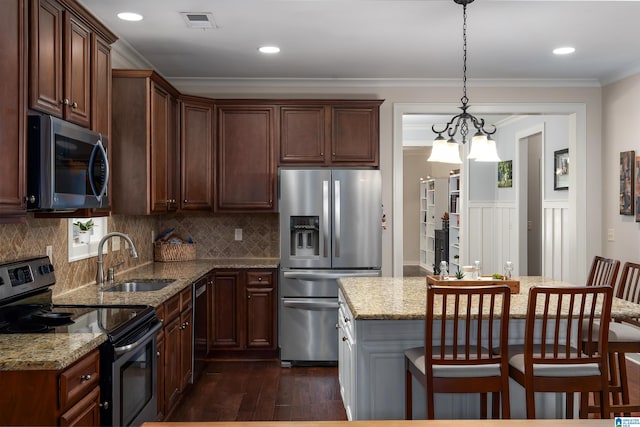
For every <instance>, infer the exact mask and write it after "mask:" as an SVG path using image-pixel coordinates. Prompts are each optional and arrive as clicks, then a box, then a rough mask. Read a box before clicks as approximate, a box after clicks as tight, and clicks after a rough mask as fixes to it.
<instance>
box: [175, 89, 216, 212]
mask: <svg viewBox="0 0 640 427" xmlns="http://www.w3.org/2000/svg"><path fill="white" fill-rule="evenodd" d="M180 106H181V107H180V111H181V114H180V158H181V167H180V188H181V196H182V197H181V200H180V209H181V210H185V211H186V210H208V211H211V210H213V197H214V190H213V188H214V170H215V166H214V165H215V161H214V142H213V135H214V133H213V132H214V129H213V126H214V125H213V111H214V107H213V102H212V101H211V100H205V99H200V98H196V97H183V98H181V100H180Z"/></svg>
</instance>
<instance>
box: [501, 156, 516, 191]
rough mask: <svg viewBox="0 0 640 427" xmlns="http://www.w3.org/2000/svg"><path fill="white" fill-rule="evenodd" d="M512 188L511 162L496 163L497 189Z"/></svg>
mask: <svg viewBox="0 0 640 427" xmlns="http://www.w3.org/2000/svg"><path fill="white" fill-rule="evenodd" d="M512 186H513V160H505V161H504V162H499V163H498V188H511V187H512Z"/></svg>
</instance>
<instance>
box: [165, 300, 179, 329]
mask: <svg viewBox="0 0 640 427" xmlns="http://www.w3.org/2000/svg"><path fill="white" fill-rule="evenodd" d="M180 307H181V306H180V295H179V294H178V295H175V296H173V297H171V299H169V300H167V301H166V302H165V303H164V316H165V319H164V320H165V322H164V324H165V325H166V324H168V323H169V322H170V321H171V320H173V319H174V318H175V317H177V316H178V315H179V314H180Z"/></svg>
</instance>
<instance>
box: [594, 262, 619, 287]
mask: <svg viewBox="0 0 640 427" xmlns="http://www.w3.org/2000/svg"><path fill="white" fill-rule="evenodd" d="M619 268H620V261H618V260H617V259H612V258H603V257H601V256H597V255H596V256H595V257H593V261H592V262H591V270H590V271H589V278H588V279H587V286H598V285H608V286H611V287H612V288H613V287H615V286H616V279H617V278H618V269H619Z"/></svg>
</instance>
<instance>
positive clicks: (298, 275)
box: [282, 270, 380, 281]
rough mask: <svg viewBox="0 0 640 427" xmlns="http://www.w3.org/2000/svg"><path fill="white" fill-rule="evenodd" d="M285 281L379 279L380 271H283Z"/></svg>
mask: <svg viewBox="0 0 640 427" xmlns="http://www.w3.org/2000/svg"><path fill="white" fill-rule="evenodd" d="M282 275H283V277H284V278H285V279H298V280H308V281H313V280H326V279H330V280H331V279H340V278H341V277H379V276H380V270H372V271H354V272H348V273H347V272H339V271H334V272H327V273H323V272H314V273H309V272H298V271H285V272H283V273H282Z"/></svg>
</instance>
